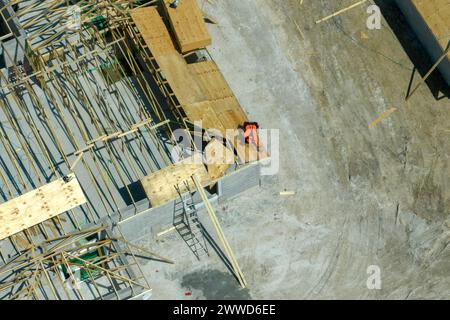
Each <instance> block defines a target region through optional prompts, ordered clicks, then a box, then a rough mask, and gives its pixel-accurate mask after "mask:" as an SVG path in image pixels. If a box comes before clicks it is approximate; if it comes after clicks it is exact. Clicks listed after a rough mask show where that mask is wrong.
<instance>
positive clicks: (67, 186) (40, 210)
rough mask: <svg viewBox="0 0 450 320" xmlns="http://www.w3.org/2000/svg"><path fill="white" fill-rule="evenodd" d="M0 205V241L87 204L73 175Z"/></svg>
mask: <svg viewBox="0 0 450 320" xmlns="http://www.w3.org/2000/svg"><path fill="white" fill-rule="evenodd" d="M68 177H69V178H70V179H71V180H70V181H69V182H65V181H64V180H63V179H58V180H56V181H53V182H50V183H49V184H46V185H44V186H42V187H40V188H37V189H35V190H33V191H30V192H28V193H26V194H24V195H21V196H19V197H17V198H14V199H12V200H10V201H8V202H5V203H3V204H1V205H0V239H4V238H7V237H9V236H11V235H13V234H15V233H18V232H20V231H22V230H25V229H28V228H30V227H32V226H34V225H37V224H39V223H41V222H44V221H45V220H48V219H50V218H53V217H55V216H57V215H59V214H61V213H64V212H66V211H68V210H70V209H73V208H75V207H78V206H80V205H82V204H84V203H86V198H85V196H84V194H83V191H82V189H81V187H80V184H79V183H78V180H77V178H76V177H75V175H74V174H70V175H69V176H68Z"/></svg>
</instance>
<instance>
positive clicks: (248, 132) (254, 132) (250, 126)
mask: <svg viewBox="0 0 450 320" xmlns="http://www.w3.org/2000/svg"><path fill="white" fill-rule="evenodd" d="M258 129H259V124H258V123H257V122H245V123H244V139H245V142H246V143H247V144H254V145H255V146H256V147H257V148H258V150H259V147H260V141H259V137H258Z"/></svg>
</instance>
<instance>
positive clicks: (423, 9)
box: [412, 0, 450, 58]
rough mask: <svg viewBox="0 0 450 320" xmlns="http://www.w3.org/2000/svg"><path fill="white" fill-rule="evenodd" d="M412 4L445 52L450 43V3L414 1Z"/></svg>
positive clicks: (432, 0) (440, 0) (427, 0)
mask: <svg viewBox="0 0 450 320" xmlns="http://www.w3.org/2000/svg"><path fill="white" fill-rule="evenodd" d="M412 3H413V5H414V6H415V7H416V10H417V12H418V13H419V14H420V15H421V16H422V19H423V20H424V21H425V23H426V24H427V25H428V28H429V29H430V31H431V33H432V34H433V36H434V37H435V38H436V41H438V42H439V44H440V46H441V48H442V52H444V50H445V49H446V48H447V45H448V44H449V41H450V1H449V0H412ZM448 57H449V58H450V53H449V55H448Z"/></svg>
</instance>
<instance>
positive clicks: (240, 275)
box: [192, 174, 247, 288]
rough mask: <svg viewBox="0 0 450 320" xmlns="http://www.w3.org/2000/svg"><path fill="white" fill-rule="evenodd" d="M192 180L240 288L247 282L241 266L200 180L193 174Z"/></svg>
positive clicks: (245, 285) (244, 286)
mask: <svg viewBox="0 0 450 320" xmlns="http://www.w3.org/2000/svg"><path fill="white" fill-rule="evenodd" d="M192 180H193V181H194V184H195V186H196V187H197V191H198V192H199V194H200V196H201V198H202V200H203V203H204V204H205V207H206V210H207V212H208V216H209V218H210V219H211V221H212V223H213V225H214V229H215V230H216V233H217V235H218V237H219V240H220V242H222V245H223V247H224V250H225V253H226V255H227V257H228V259H229V261H230V263H231V266H232V267H233V270H234V273H235V275H236V277H237V278H238V281H239V283H240V284H241V286H242V288H246V287H247V282H246V281H245V278H244V274H243V273H242V271H241V268H240V267H239V264H238V262H237V260H236V257H235V255H234V253H233V250H231V247H230V244H229V243H228V240H227V238H226V237H225V234H224V233H223V230H222V227H221V226H220V223H219V219H217V216H216V213H215V212H214V209H213V207H212V206H211V203H210V202H209V200H208V196H207V195H206V193H205V190H204V189H203V186H202V184H201V181H200V179H199V177H197V176H196V175H195V174H194V175H193V176H192Z"/></svg>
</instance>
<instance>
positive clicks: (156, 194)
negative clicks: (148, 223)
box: [141, 155, 210, 207]
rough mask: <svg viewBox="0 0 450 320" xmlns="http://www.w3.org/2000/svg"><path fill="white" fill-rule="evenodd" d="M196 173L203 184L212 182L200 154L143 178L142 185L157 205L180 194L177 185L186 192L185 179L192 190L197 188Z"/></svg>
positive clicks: (155, 205) (153, 203)
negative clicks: (194, 178) (195, 182)
mask: <svg viewBox="0 0 450 320" xmlns="http://www.w3.org/2000/svg"><path fill="white" fill-rule="evenodd" d="M194 174H196V175H197V176H198V177H199V179H200V181H201V183H202V185H208V184H209V183H210V179H209V176H208V172H207V171H206V168H205V165H204V164H203V161H202V158H201V156H199V155H195V156H192V157H189V158H187V159H184V160H183V161H181V162H178V163H175V164H173V165H171V166H168V167H166V168H163V169H161V170H159V171H157V172H155V173H152V174H151V175H149V176H146V177H144V178H142V179H141V185H142V187H143V189H144V191H145V194H146V195H147V198H148V199H149V200H150V203H151V205H152V207H157V206H160V205H163V204H164V203H167V202H169V201H171V200H174V199H176V198H177V197H178V196H179V194H178V192H177V189H176V186H178V187H179V188H180V191H181V193H184V192H186V191H187V187H186V186H185V184H184V181H186V182H187V183H188V185H189V188H190V189H191V190H195V185H194V183H193V181H192V179H191V177H192V175H194Z"/></svg>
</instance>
